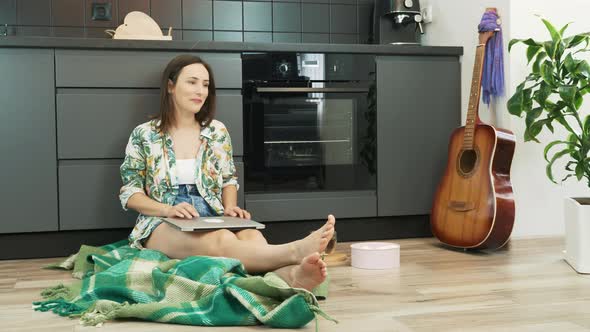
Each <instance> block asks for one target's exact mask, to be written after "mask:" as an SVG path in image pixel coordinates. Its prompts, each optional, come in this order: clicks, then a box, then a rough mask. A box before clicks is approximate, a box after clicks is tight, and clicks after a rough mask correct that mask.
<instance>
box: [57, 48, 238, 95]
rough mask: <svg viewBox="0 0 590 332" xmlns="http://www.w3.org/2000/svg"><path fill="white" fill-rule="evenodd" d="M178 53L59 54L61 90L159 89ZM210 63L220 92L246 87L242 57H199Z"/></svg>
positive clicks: (233, 54) (63, 52)
mask: <svg viewBox="0 0 590 332" xmlns="http://www.w3.org/2000/svg"><path fill="white" fill-rule="evenodd" d="M179 54H183V53H175V52H149V53H146V52H135V51H96V50H56V51H55V75H56V77H55V79H56V86H57V87H85V88H86V87H104V88H115V87H117V88H159V87H160V79H161V75H162V72H163V71H164V68H165V67H166V65H167V64H168V62H170V60H172V58H174V57H175V56H177V55H179ZM194 55H198V56H200V57H201V58H202V59H203V60H204V61H205V62H207V63H209V64H210V65H211V67H212V69H213V73H214V75H215V83H216V85H217V88H238V89H239V88H241V87H242V60H241V57H240V54H239V53H199V54H196V53H195V54H194Z"/></svg>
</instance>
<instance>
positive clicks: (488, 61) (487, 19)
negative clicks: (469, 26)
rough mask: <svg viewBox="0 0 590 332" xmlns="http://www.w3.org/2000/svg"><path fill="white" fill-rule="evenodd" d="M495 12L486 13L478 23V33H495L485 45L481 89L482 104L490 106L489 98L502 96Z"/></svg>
mask: <svg viewBox="0 0 590 332" xmlns="http://www.w3.org/2000/svg"><path fill="white" fill-rule="evenodd" d="M499 22H500V21H499V16H498V14H497V13H496V12H495V11H486V12H485V13H484V14H483V17H482V18H481V23H479V26H478V30H479V32H483V31H496V33H495V34H494V35H493V36H492V38H490V40H489V41H488V43H487V45H486V53H485V57H484V62H483V75H482V78H481V89H482V97H483V102H484V103H486V104H488V105H489V104H490V97H491V96H494V97H498V96H501V95H503V94H504V59H503V58H504V56H503V53H502V47H503V46H502V28H501V26H500V24H499Z"/></svg>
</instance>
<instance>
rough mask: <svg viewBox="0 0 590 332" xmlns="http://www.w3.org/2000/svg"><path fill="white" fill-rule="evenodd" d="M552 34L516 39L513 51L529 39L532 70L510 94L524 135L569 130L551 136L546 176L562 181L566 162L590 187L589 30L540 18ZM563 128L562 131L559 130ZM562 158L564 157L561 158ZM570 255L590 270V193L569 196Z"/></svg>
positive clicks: (584, 270)
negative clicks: (557, 172) (585, 108)
mask: <svg viewBox="0 0 590 332" xmlns="http://www.w3.org/2000/svg"><path fill="white" fill-rule="evenodd" d="M541 20H542V22H543V24H544V25H545V27H546V28H547V30H548V31H549V35H550V36H551V40H548V41H536V40H533V39H532V38H528V39H513V40H511V41H510V43H509V45H508V50H509V51H510V50H511V48H512V46H514V45H515V44H517V43H522V44H525V45H526V46H527V47H526V57H527V60H528V64H529V65H531V64H532V65H531V72H530V73H529V74H528V76H527V77H526V78H525V80H524V81H523V82H522V83H520V84H519V85H518V87H517V88H516V92H515V93H514V95H513V96H512V97H511V98H510V99H509V100H508V105H507V106H508V110H509V112H510V113H511V114H513V115H515V116H518V117H524V119H525V125H526V129H525V132H524V140H525V141H536V142H539V140H538V139H537V136H538V135H539V133H541V131H542V130H543V129H545V128H546V129H547V130H549V131H550V132H551V133H554V126H560V127H563V128H564V129H565V131H566V134H565V135H564V137H562V138H561V139H557V140H554V141H552V142H549V143H548V144H547V146H546V147H545V150H544V156H545V160H546V161H547V165H546V173H547V177H548V178H549V179H550V180H551V181H553V182H555V183H557V182H556V181H555V178H554V174H553V165H554V163H555V162H556V161H558V160H561V161H562V162H564V163H565V162H566V163H565V170H564V171H565V172H564V174H565V177H563V178H562V179H561V182H563V181H565V180H567V179H569V178H575V179H577V180H578V181H582V180H583V181H586V182H587V183H588V187H589V188H590V116H585V117H584V116H583V115H582V114H581V112H580V108H581V106H582V104H583V101H584V96H585V95H586V94H587V93H588V92H590V65H589V64H588V62H587V61H585V60H583V59H580V58H579V57H578V54H579V53H581V52H587V51H589V50H590V49H589V48H588V45H589V43H590V33H582V34H577V35H573V36H569V37H564V32H565V30H566V29H567V27H568V25H569V24H568V25H565V26H564V27H563V28H561V29H560V30H557V29H556V28H555V27H554V26H553V25H552V24H551V23H550V22H549V21H547V20H545V19H541ZM560 132H563V131H560ZM562 158H563V159H562ZM564 215H565V232H566V234H565V235H566V255H565V259H566V261H567V262H568V263H569V264H570V265H571V266H572V267H573V268H574V269H575V270H576V271H578V272H579V273H590V198H589V197H585V198H584V197H566V198H565V213H564Z"/></svg>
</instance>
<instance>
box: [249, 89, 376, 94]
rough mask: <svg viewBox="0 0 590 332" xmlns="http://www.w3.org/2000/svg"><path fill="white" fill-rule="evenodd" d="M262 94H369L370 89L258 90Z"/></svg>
mask: <svg viewBox="0 0 590 332" xmlns="http://www.w3.org/2000/svg"><path fill="white" fill-rule="evenodd" d="M256 92H260V93H285V92H287V93H301V92H310V93H358V92H360V93H367V92H369V89H368V88H256Z"/></svg>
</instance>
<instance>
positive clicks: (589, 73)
mask: <svg viewBox="0 0 590 332" xmlns="http://www.w3.org/2000/svg"><path fill="white" fill-rule="evenodd" d="M576 74H579V75H582V76H584V77H585V78H590V65H588V62H587V61H586V60H582V61H580V63H578V66H577V67H576Z"/></svg>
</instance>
